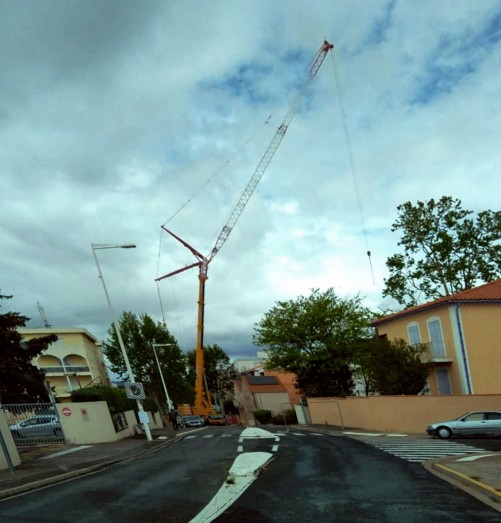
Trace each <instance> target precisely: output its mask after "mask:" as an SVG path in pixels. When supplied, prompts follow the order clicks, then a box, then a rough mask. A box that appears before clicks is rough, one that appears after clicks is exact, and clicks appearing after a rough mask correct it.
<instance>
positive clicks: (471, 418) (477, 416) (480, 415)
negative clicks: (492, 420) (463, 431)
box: [464, 412, 484, 421]
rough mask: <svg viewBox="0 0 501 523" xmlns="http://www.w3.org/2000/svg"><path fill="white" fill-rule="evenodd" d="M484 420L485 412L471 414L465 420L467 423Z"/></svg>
mask: <svg viewBox="0 0 501 523" xmlns="http://www.w3.org/2000/svg"><path fill="white" fill-rule="evenodd" d="M483 419H484V413H483V412H474V413H473V414H470V415H469V416H466V418H464V420H465V421H482V420H483Z"/></svg>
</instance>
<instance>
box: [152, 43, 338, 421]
mask: <svg viewBox="0 0 501 523" xmlns="http://www.w3.org/2000/svg"><path fill="white" fill-rule="evenodd" d="M333 48H334V46H333V45H332V44H330V43H329V42H328V41H327V40H324V42H323V44H322V45H321V47H320V49H319V50H318V51H317V53H316V54H315V56H314V57H313V59H312V60H311V62H310V64H309V66H308V72H307V75H306V78H305V79H304V81H303V83H302V85H301V87H300V89H299V91H298V93H297V94H296V96H295V97H294V99H293V100H292V102H291V105H290V107H289V109H288V111H287V113H286V115H285V117H284V119H283V121H282V123H281V124H280V126H279V127H278V129H277V130H276V132H275V135H274V136H273V138H272V140H271V142H270V144H269V145H268V147H267V148H266V150H265V152H264V154H263V156H262V158H261V160H260V161H259V163H258V165H257V167H256V169H255V170H254V173H253V174H252V176H251V177H250V179H249V181H248V182H247V185H246V186H245V189H244V190H243V192H242V194H241V196H240V198H239V199H238V201H237V203H236V205H235V207H234V208H233V210H232V212H231V214H230V217H229V218H228V220H227V222H226V223H225V225H224V226H223V228H222V230H221V232H220V233H219V236H218V238H217V240H216V243H215V244H214V247H213V248H212V250H211V252H210V254H209V255H208V256H203V255H202V254H201V253H200V252H199V251H197V250H196V249H195V248H194V247H192V246H191V245H190V244H189V243H187V242H186V241H184V240H182V239H181V238H180V237H179V236H177V235H176V234H174V233H173V232H172V231H170V230H168V229H166V228H165V227H164V226H163V225H162V229H163V230H164V231H165V232H167V233H168V234H170V235H171V236H172V237H174V238H175V239H176V240H178V241H179V242H180V243H181V244H182V245H184V246H185V247H186V248H187V249H189V250H190V251H191V253H192V254H193V255H194V256H195V258H197V260H198V261H197V262H195V263H192V264H190V265H187V266H185V267H182V268H181V269H177V270H175V271H172V272H170V273H168V274H166V275H164V276H161V277H160V278H157V279H156V280H155V281H160V280H163V279H165V278H169V277H170V276H174V275H175V274H179V273H180V272H183V271H186V270H188V269H191V268H193V267H198V282H199V284H198V322H197V346H196V353H195V355H196V356H195V372H196V378H195V405H194V407H193V414H198V415H206V416H207V415H209V414H213V413H215V411H214V409H213V407H212V405H211V404H210V396H209V391H208V390H207V391H206V395H204V386H203V382H204V353H203V335H204V313H205V282H206V280H207V279H208V276H207V272H208V266H209V263H210V262H211V261H212V260H213V258H214V256H216V254H217V253H218V252H219V250H220V249H221V247H222V246H223V245H224V243H225V242H226V240H227V239H228V237H229V235H230V234H231V231H232V230H233V228H234V227H235V225H236V223H237V221H238V219H239V218H240V216H241V214H242V212H243V210H244V209H245V206H246V205H247V203H248V201H249V200H250V198H251V196H252V194H253V193H254V190H255V189H256V187H257V184H258V183H259V181H260V180H261V178H262V176H263V174H264V173H265V171H266V169H267V168H268V165H269V164H270V162H271V160H272V159H273V156H274V155H275V153H276V151H277V149H278V147H279V146H280V144H281V143H282V140H283V139H284V136H285V133H286V132H287V129H288V128H289V125H290V123H291V121H292V119H293V118H294V115H295V114H296V112H297V110H298V109H299V106H300V104H301V100H302V98H303V95H304V93H305V91H306V89H307V87H308V85H309V84H310V83H311V82H312V81H313V79H314V78H315V76H316V75H317V73H318V71H319V69H320V67H321V66H322V64H323V62H324V60H325V58H326V56H327V54H328V53H329V51H330V50H331V49H333Z"/></svg>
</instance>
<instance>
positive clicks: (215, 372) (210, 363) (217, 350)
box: [187, 344, 237, 400]
mask: <svg viewBox="0 0 501 523" xmlns="http://www.w3.org/2000/svg"><path fill="white" fill-rule="evenodd" d="M187 357H188V365H189V369H190V372H189V375H190V378H191V379H192V380H193V383H195V359H196V351H195V350H192V351H189V352H188V353H187ZM204 370H205V378H206V380H207V386H208V387H209V391H210V393H211V394H213V395H214V394H215V395H216V396H217V399H218V400H219V399H224V398H226V397H227V396H228V394H229V393H230V392H232V391H233V383H234V382H235V380H236V379H237V372H236V370H235V367H234V366H233V364H232V363H231V360H230V358H229V357H228V355H227V354H226V352H224V350H223V349H222V348H221V347H220V346H219V345H217V344H214V345H207V346H205V347H204Z"/></svg>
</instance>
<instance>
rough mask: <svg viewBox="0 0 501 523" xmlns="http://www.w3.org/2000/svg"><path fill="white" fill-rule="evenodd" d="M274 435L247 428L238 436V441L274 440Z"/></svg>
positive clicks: (261, 430) (254, 428)
mask: <svg viewBox="0 0 501 523" xmlns="http://www.w3.org/2000/svg"><path fill="white" fill-rule="evenodd" d="M275 437H276V436H275V434H273V433H272V432H270V431H269V430H264V429H259V428H257V427H248V428H246V429H245V430H244V431H243V432H242V434H240V439H242V438H244V439H255V438H275Z"/></svg>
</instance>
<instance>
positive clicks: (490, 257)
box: [383, 196, 501, 307]
mask: <svg viewBox="0 0 501 523" xmlns="http://www.w3.org/2000/svg"><path fill="white" fill-rule="evenodd" d="M397 211H398V218H397V220H396V221H395V223H394V224H393V226H392V231H393V232H399V233H400V234H401V238H400V241H399V243H398V245H400V246H401V247H402V248H403V253H397V254H394V255H393V256H391V257H389V258H388V259H387V261H386V265H387V267H388V270H389V273H390V276H389V277H388V278H387V279H386V280H385V288H384V290H383V296H390V297H392V298H394V299H395V300H397V301H398V303H400V304H401V305H403V306H405V307H411V306H413V305H417V304H418V303H420V302H422V301H423V300H426V299H436V298H438V297H441V296H448V295H450V294H454V293H456V292H460V291H463V290H466V289H471V288H472V287H474V286H475V285H478V284H479V283H487V282H490V281H493V280H495V279H496V278H499V277H501V243H500V240H501V211H490V210H487V211H482V212H479V213H478V214H476V215H474V213H473V211H469V210H465V209H463V208H462V207H461V201H460V200H458V199H453V198H452V197H450V196H442V198H440V200H437V201H435V200H434V199H433V198H432V199H431V200H429V201H425V202H421V201H418V202H417V203H416V204H412V203H411V202H406V203H404V204H402V205H399V206H398V207H397Z"/></svg>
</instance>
